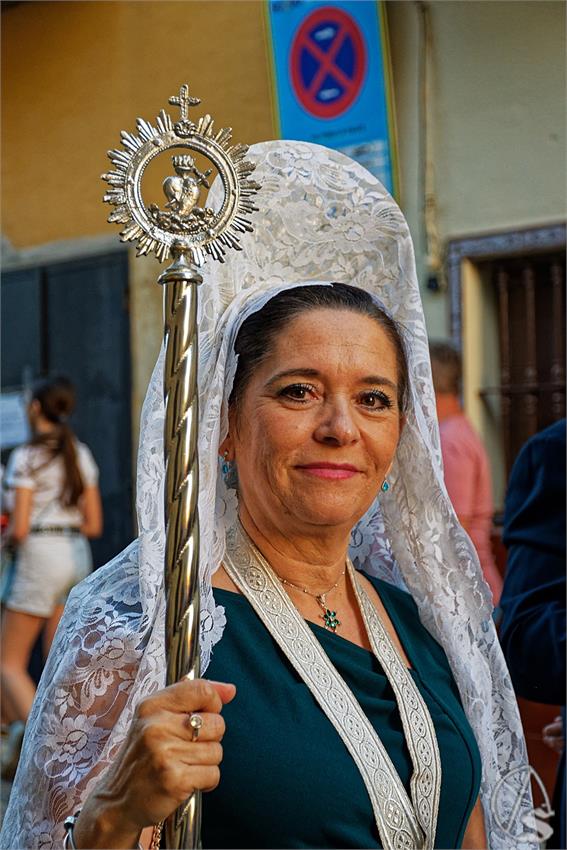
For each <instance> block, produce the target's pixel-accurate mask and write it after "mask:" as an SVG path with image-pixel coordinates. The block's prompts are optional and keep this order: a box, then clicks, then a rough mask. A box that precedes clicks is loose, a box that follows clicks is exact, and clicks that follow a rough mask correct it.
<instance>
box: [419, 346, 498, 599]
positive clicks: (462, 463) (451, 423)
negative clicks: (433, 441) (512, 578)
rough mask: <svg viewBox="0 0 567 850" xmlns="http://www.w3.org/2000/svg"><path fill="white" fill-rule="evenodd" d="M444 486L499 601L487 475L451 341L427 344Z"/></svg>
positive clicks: (480, 443)
mask: <svg viewBox="0 0 567 850" xmlns="http://www.w3.org/2000/svg"><path fill="white" fill-rule="evenodd" d="M429 353H430V356H431V369H432V372H433V386H434V389H435V400H436V404H437V417H438V419H439V431H440V435H441V452H442V454H443V468H444V474H445V486H446V487H447V492H448V493H449V498H450V499H451V502H452V504H453V507H454V509H455V512H456V514H457V516H458V517H459V521H460V523H461V525H462V526H463V527H464V529H465V531H466V532H467V533H468V535H469V537H470V538H471V540H472V542H473V544H474V546H475V548H476V551H477V552H478V557H479V560H480V564H481V567H482V571H483V573H484V577H485V579H486V581H487V582H488V585H489V587H490V589H491V591H492V597H493V600H494V605H495V606H498V602H499V600H500V594H501V593H502V577H501V575H500V573H499V572H498V568H497V566H496V564H495V562H494V558H493V555H492V549H491V545H490V531H491V527H492V514H493V511H494V506H493V502H492V481H491V475H490V465H489V460H488V455H487V454H486V449H485V448H484V445H483V444H482V441H481V439H480V437H479V436H478V434H477V433H476V431H475V430H474V428H473V426H472V425H471V423H470V422H469V420H468V419H467V417H466V416H465V414H464V412H463V409H462V407H461V402H460V397H459V391H460V382H461V358H460V355H459V353H458V352H457V351H456V349H455V348H453V346H452V345H451V344H450V343H447V342H432V343H430V346H429Z"/></svg>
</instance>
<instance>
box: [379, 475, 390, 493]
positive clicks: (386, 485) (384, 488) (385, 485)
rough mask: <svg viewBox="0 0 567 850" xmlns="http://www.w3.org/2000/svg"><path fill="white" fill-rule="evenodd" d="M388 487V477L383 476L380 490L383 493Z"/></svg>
mask: <svg viewBox="0 0 567 850" xmlns="http://www.w3.org/2000/svg"><path fill="white" fill-rule="evenodd" d="M389 489H390V485H389V484H388V479H387V478H385V479H384V481H383V483H382V487H381V490H382V492H383V493H387V492H388V490H389Z"/></svg>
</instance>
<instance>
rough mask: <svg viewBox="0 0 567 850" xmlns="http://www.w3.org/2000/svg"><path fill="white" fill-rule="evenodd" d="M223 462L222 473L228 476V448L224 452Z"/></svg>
mask: <svg viewBox="0 0 567 850" xmlns="http://www.w3.org/2000/svg"><path fill="white" fill-rule="evenodd" d="M223 458H224V460H223V462H222V474H223V475H224V477H225V478H226V476H227V475H228V473H229V472H230V463H229V462H228V449H227V450H226V451H224V452H223Z"/></svg>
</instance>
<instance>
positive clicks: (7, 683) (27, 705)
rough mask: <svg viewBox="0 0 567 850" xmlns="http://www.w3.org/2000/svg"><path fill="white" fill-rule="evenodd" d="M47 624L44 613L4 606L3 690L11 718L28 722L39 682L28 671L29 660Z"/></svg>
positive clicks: (1, 643)
mask: <svg viewBox="0 0 567 850" xmlns="http://www.w3.org/2000/svg"><path fill="white" fill-rule="evenodd" d="M44 624H45V619H44V618H43V617H36V616H34V615H33V614H24V613H23V612H22V611H10V610H9V609H5V610H4V616H3V619H2V635H1V641H0V676H1V679H2V692H3V697H4V699H5V700H6V704H7V708H8V711H9V714H10V718H11V719H13V720H23V721H24V723H25V721H26V720H27V719H28V714H29V713H30V709H31V706H32V702H33V698H34V696H35V684H34V681H33V679H32V678H31V676H30V675H29V674H28V663H29V660H30V655H31V652H32V649H33V647H34V644H35V642H36V640H37V637H38V635H39V633H40V631H41V629H42V628H43V626H44Z"/></svg>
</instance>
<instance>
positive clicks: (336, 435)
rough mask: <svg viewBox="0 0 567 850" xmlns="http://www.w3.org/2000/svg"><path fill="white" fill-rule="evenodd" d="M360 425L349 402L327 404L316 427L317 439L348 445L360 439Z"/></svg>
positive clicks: (338, 444)
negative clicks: (355, 419) (358, 425)
mask: <svg viewBox="0 0 567 850" xmlns="http://www.w3.org/2000/svg"><path fill="white" fill-rule="evenodd" d="M358 436H359V435H358V427H357V425H356V422H355V421H354V418H353V414H352V410H351V409H350V405H349V404H348V402H346V401H345V402H343V401H337V402H333V403H331V402H329V403H328V404H325V406H324V407H323V410H322V415H321V419H320V421H319V423H318V425H317V428H316V429H315V439H316V440H319V441H320V442H322V443H332V444H334V445H337V446H346V445H348V444H349V443H352V442H354V441H356V440H357V439H358Z"/></svg>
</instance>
